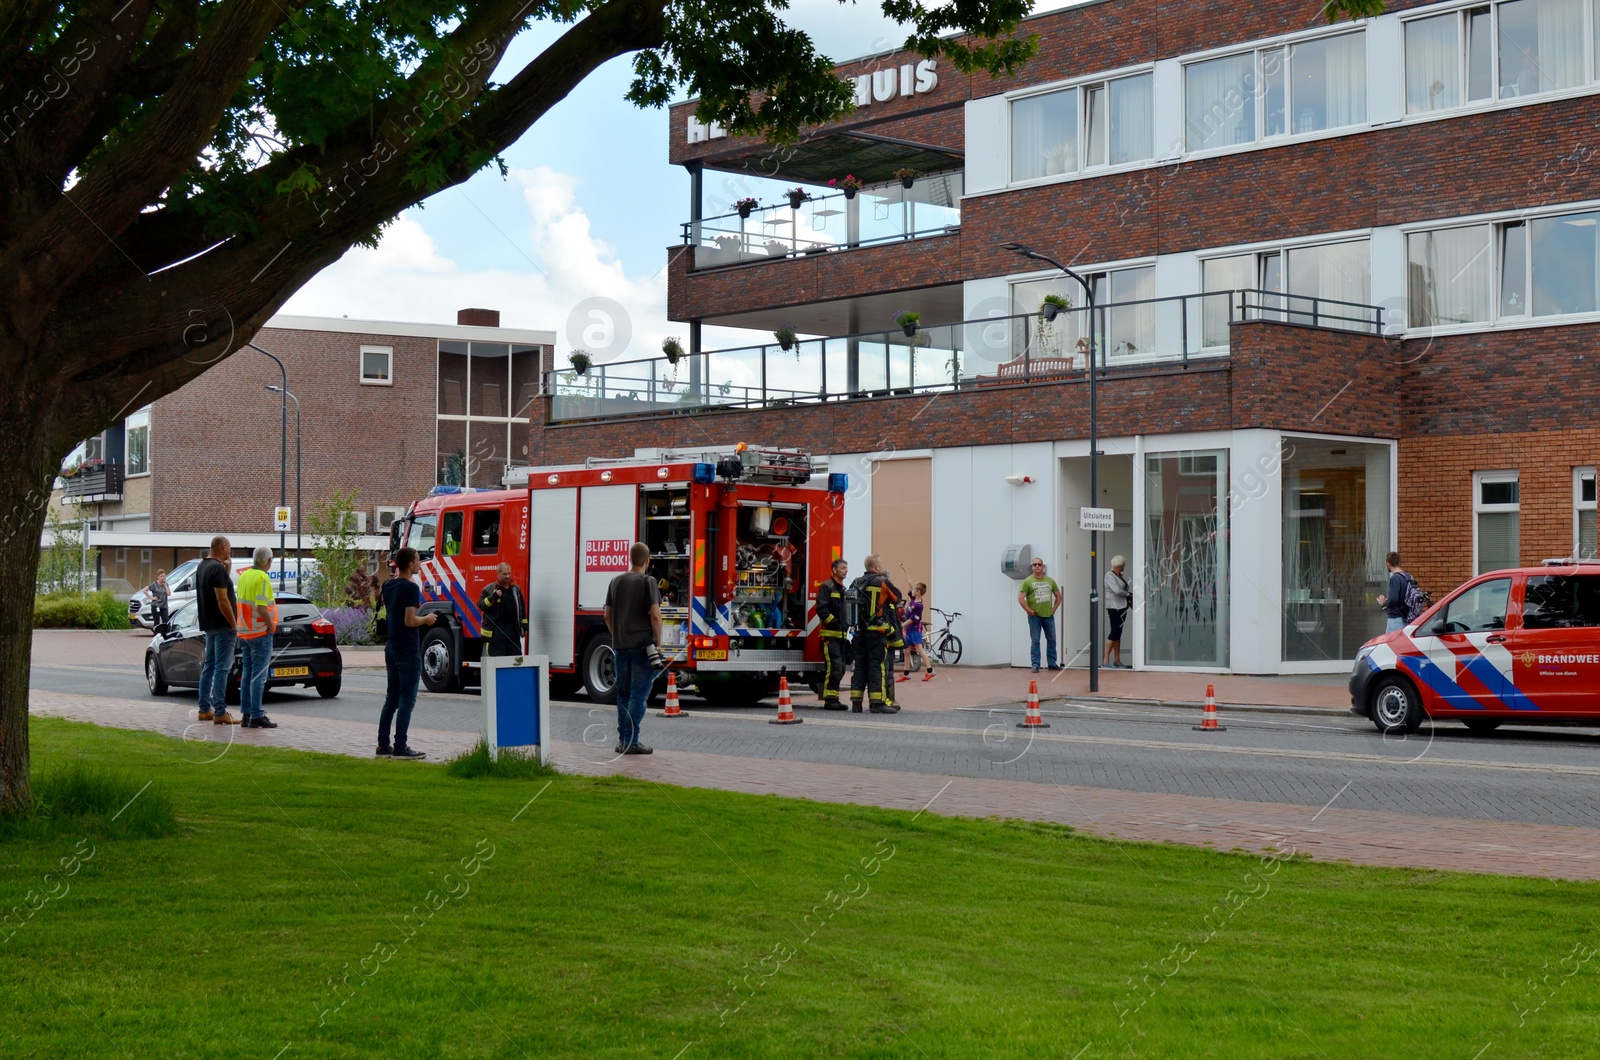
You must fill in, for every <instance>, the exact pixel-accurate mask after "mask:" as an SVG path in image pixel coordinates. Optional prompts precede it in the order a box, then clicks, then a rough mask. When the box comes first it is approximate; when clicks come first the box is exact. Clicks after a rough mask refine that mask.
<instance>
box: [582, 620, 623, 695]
mask: <svg viewBox="0 0 1600 1060" xmlns="http://www.w3.org/2000/svg"><path fill="white" fill-rule="evenodd" d="M583 689H584V691H585V692H588V693H589V698H590V699H591V700H593V701H594V702H596V703H615V702H616V701H617V656H616V653H615V652H613V651H612V650H611V634H609V633H599V634H596V635H595V636H594V637H593V638H591V639H590V641H589V644H588V646H587V647H585V648H584V649H583Z"/></svg>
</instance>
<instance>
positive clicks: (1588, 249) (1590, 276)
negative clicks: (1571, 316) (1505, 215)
mask: <svg viewBox="0 0 1600 1060" xmlns="http://www.w3.org/2000/svg"><path fill="white" fill-rule="evenodd" d="M1528 231H1529V237H1530V239H1531V240H1532V243H1533V315H1534V316H1560V315H1562V314H1564V313H1593V312H1595V310H1596V309H1600V291H1597V290H1596V288H1597V286H1600V248H1597V246H1596V233H1600V213H1578V214H1565V215H1563V216H1561V217H1538V218H1535V219H1534V220H1533V221H1531V222H1529V224H1528Z"/></svg>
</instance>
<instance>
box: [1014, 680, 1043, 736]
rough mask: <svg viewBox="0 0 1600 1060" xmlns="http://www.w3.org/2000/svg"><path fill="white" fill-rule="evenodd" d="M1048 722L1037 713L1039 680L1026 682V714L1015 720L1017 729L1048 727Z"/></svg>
mask: <svg viewBox="0 0 1600 1060" xmlns="http://www.w3.org/2000/svg"><path fill="white" fill-rule="evenodd" d="M1049 727H1050V723H1049V722H1047V721H1045V720H1044V718H1043V717H1041V716H1040V714H1039V682H1038V681H1029V682H1028V714H1027V717H1025V718H1023V719H1022V720H1021V721H1019V722H1017V728H1019V729H1048V728H1049Z"/></svg>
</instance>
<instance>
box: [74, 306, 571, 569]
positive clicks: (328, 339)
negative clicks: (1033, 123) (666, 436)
mask: <svg viewBox="0 0 1600 1060" xmlns="http://www.w3.org/2000/svg"><path fill="white" fill-rule="evenodd" d="M554 342H555V335H554V333H553V332H548V331H531V330H526V329H520V328H502V327H500V314H499V312H498V311H496V310H489V309H464V310H462V311H460V313H458V314H457V323H456V324H455V325H442V324H412V323H396V322H392V321H374V320H349V319H344V318H338V319H335V318H324V317H294V316H277V317H274V318H273V319H272V320H271V321H270V322H269V324H268V326H267V327H266V328H264V329H263V330H262V331H261V333H260V334H259V335H258V336H257V337H256V339H255V345H256V346H259V347H261V348H262V349H264V350H266V351H267V352H268V353H271V354H273V355H275V356H276V357H278V358H279V359H281V360H282V362H283V365H284V370H285V371H286V373H287V376H288V383H289V391H290V393H291V394H293V395H294V398H295V399H298V401H299V407H300V409H299V415H300V445H301V452H300V497H301V506H302V508H303V509H304V510H297V511H296V513H295V516H296V518H297V519H301V520H303V519H304V518H306V517H308V516H309V515H310V513H311V510H313V509H314V508H315V507H316V506H317V505H318V504H320V503H323V502H326V501H327V500H328V499H329V498H331V497H332V496H333V495H334V493H336V492H339V491H351V490H353V491H355V492H356V501H355V507H356V511H357V514H356V520H357V524H356V529H357V531H358V532H359V537H358V541H357V545H358V547H359V548H362V549H365V550H380V549H384V548H387V547H388V544H387V543H388V523H389V521H390V520H391V519H393V518H394V517H395V516H396V515H398V514H400V513H401V512H403V511H404V510H405V507H406V505H408V504H409V503H411V501H413V500H415V499H417V498H418V497H421V496H423V495H425V494H426V493H427V492H428V491H429V490H430V489H432V488H433V486H434V485H436V484H440V483H450V484H455V485H462V486H481V485H496V486H498V485H499V483H500V480H501V477H502V476H503V475H504V474H505V468H506V465H507V463H508V462H511V461H515V462H519V463H520V462H525V461H526V459H527V450H528V445H529V438H528V432H529V416H530V414H531V415H533V416H535V417H537V416H538V415H539V412H538V407H539V406H538V401H537V398H538V394H539V381H540V374H541V372H542V371H543V370H545V368H546V367H547V364H546V362H545V360H544V359H545V358H548V357H549V355H550V351H551V349H552V347H553V344H554ZM281 378H282V375H281V374H280V372H279V369H278V366H277V364H275V363H273V361H272V360H271V359H270V358H268V357H266V356H264V355H263V354H261V353H259V352H257V351H255V350H253V349H250V348H248V347H246V348H244V349H242V350H239V351H237V352H236V353H234V354H233V355H232V356H230V357H228V358H227V359H226V360H223V361H221V362H220V363H218V364H217V365H216V366H214V367H212V368H210V369H209V370H208V371H206V372H205V374H204V375H202V376H200V377H199V378H198V379H195V380H194V381H193V382H191V383H189V384H188V385H187V386H185V387H183V388H182V389H181V390H178V391H176V392H174V393H172V394H169V395H167V396H166V397H164V398H161V399H160V400H159V401H156V402H154V403H153V404H151V405H150V406H148V407H146V408H143V409H140V410H139V411H138V412H136V413H134V414H133V415H131V416H129V417H128V418H127V419H126V420H125V421H123V422H122V423H120V424H118V425H116V426H114V427H112V428H110V429H108V430H106V431H105V432H103V433H102V434H100V435H98V436H96V437H95V438H91V439H89V440H87V441H86V442H85V443H84V444H83V445H82V446H81V447H80V448H79V450H78V452H76V453H74V454H73V456H72V457H71V458H69V460H68V461H67V463H68V466H69V467H70V466H72V465H77V464H79V463H80V462H82V461H87V462H88V463H86V464H85V465H84V466H83V468H82V469H81V470H80V473H79V474H77V475H75V476H73V477H71V478H67V479H64V480H62V482H61V483H60V488H59V489H58V490H57V494H56V499H57V501H58V503H59V502H60V501H62V500H66V501H68V502H73V501H81V502H84V503H85V505H86V507H87V511H88V513H89V517H90V519H91V523H90V526H91V530H90V534H89V544H90V546H91V547H94V548H98V549H99V550H100V569H99V575H100V579H101V582H102V583H103V584H109V585H110V586H112V587H113V588H116V589H120V590H121V591H124V592H126V591H129V589H128V586H132V587H139V586H142V585H144V584H146V583H148V582H149V580H150V579H151V578H152V577H153V576H154V573H155V571H156V570H157V569H158V568H165V569H169V570H170V569H172V568H173V567H175V566H176V565H177V564H179V563H181V562H183V561H184V560H185V559H188V558H191V557H193V556H196V555H200V554H202V553H203V552H204V549H205V548H206V546H207V544H208V542H209V541H210V539H211V537H212V535H214V534H217V533H226V534H228V535H229V537H230V538H231V539H232V541H233V545H234V548H235V549H236V550H239V551H243V550H247V549H250V548H253V547H255V546H256V545H262V544H265V545H271V546H272V547H273V548H274V549H277V547H278V534H277V533H276V532H274V531H273V509H274V507H276V506H277V504H278V492H279V476H280V467H281V466H282V465H281V455H282V448H281V445H280V442H281V438H280V423H281V404H282V401H283V399H282V398H281V397H280V395H279V394H278V393H276V392H272V391H269V390H267V389H266V388H267V387H268V386H277V385H279V382H280V379H281ZM295 463H296V454H295V402H294V400H290V401H289V404H288V473H287V479H288V503H289V505H291V506H293V505H294V504H295ZM307 527H308V524H305V523H303V522H302V528H303V529H305V528H307ZM294 542H295V536H294V533H293V531H292V530H291V532H290V533H289V534H288V535H287V544H288V548H289V551H290V553H291V554H292V553H293V549H294ZM304 542H305V547H306V548H307V549H308V550H309V548H310V540H309V537H306V538H305V539H304ZM123 583H126V584H123Z"/></svg>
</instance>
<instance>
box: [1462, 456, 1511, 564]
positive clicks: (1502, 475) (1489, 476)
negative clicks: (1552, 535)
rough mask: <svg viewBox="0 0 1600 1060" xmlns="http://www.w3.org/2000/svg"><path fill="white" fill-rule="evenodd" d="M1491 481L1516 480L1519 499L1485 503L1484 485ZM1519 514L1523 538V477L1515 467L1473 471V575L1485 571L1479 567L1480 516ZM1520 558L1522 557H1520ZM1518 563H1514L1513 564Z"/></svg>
mask: <svg viewBox="0 0 1600 1060" xmlns="http://www.w3.org/2000/svg"><path fill="white" fill-rule="evenodd" d="M1489 482H1515V483H1517V500H1516V502H1515V503H1513V504H1485V503H1483V486H1484V484H1485V483H1489ZM1506 513H1511V514H1515V515H1516V516H1517V531H1518V533H1517V539H1518V541H1520V540H1521V539H1522V534H1521V530H1522V479H1521V474H1520V472H1518V471H1517V470H1516V469H1515V468H1512V469H1502V470H1500V471H1474V472H1473V473H1472V576H1473V577H1474V578H1476V577H1477V576H1478V575H1480V574H1482V573H1484V572H1483V571H1481V570H1479V569H1478V516H1480V515H1485V514H1506ZM1518 559H1519V560H1520V557H1518ZM1516 565H1517V564H1515V563H1513V564H1512V566H1516Z"/></svg>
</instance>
